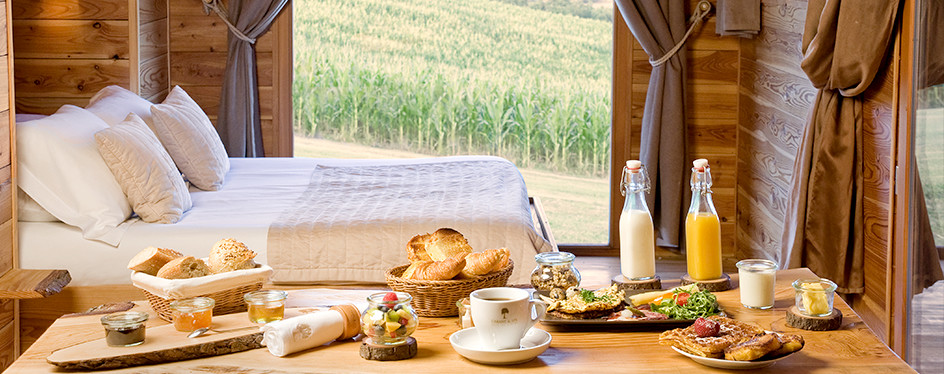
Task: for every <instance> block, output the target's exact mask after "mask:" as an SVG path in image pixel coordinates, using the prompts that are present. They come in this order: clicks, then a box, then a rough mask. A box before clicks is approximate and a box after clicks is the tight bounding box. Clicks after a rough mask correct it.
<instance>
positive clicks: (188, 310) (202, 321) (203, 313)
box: [170, 297, 216, 332]
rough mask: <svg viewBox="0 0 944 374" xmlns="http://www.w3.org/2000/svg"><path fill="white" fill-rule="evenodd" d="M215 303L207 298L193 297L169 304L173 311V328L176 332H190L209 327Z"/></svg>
mask: <svg viewBox="0 0 944 374" xmlns="http://www.w3.org/2000/svg"><path fill="white" fill-rule="evenodd" d="M215 304H216V301H214V300H213V299H211V298H209V297H194V298H192V299H182V300H177V301H174V302H171V303H170V308H171V310H173V311H174V328H175V329H177V331H182V332H191V331H193V330H196V329H199V328H204V327H207V328H209V327H210V324H212V323H213V306H214V305H215Z"/></svg>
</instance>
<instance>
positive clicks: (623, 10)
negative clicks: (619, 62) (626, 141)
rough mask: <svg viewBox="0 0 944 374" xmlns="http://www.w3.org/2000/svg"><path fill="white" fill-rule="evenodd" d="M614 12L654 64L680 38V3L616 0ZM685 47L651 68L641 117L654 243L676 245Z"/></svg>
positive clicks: (678, 0)
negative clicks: (650, 182)
mask: <svg viewBox="0 0 944 374" xmlns="http://www.w3.org/2000/svg"><path fill="white" fill-rule="evenodd" d="M616 6H617V7H618V8H619V11H620V14H621V15H622V16H623V19H624V20H626V25H627V26H629V29H630V31H632V33H633V36H635V37H636V40H637V41H639V44H640V45H642V49H643V50H645V51H646V54H648V55H649V59H650V60H653V61H654V60H657V59H659V58H661V57H662V56H664V55H665V53H666V52H667V51H669V50H671V49H672V48H673V47H675V44H676V43H678V42H679V41H680V40H682V37H683V36H684V35H685V31H686V29H687V27H686V25H685V11H686V8H685V1H683V0H666V1H652V0H616ZM684 78H685V48H684V47H683V48H682V49H680V50H679V51H678V53H677V54H676V55H675V56H674V57H672V58H670V59H669V60H668V61H666V63H664V64H662V65H659V66H653V67H652V76H651V77H650V78H649V89H648V90H647V91H646V106H645V108H644V109H643V114H642V136H641V139H640V148H639V149H640V152H639V153H640V154H639V158H640V161H642V163H643V164H645V165H646V168H647V169H649V172H650V173H651V175H650V176H649V177H650V179H651V181H652V186H653V191H654V192H653V193H652V194H650V195H649V196H648V197H647V200H648V201H647V203H648V204H649V207H650V209H651V211H652V212H653V217H652V219H653V223H654V224H655V229H656V230H657V235H658V236H657V237H656V243H657V244H658V245H660V246H672V247H677V246H678V244H679V226H680V223H681V211H682V209H683V207H682V200H683V197H684V196H685V195H684V194H685V191H686V190H685V188H686V187H687V183H686V182H687V181H686V180H685V175H686V170H688V168H687V167H686V161H685V157H686V148H685V143H686V136H685V81H684Z"/></svg>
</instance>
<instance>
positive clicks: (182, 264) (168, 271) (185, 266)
mask: <svg viewBox="0 0 944 374" xmlns="http://www.w3.org/2000/svg"><path fill="white" fill-rule="evenodd" d="M206 275H210V269H208V268H207V266H206V264H205V263H204V262H203V260H201V259H199V258H193V256H181V257H178V258H175V259H173V260H171V261H170V262H168V263H167V264H164V266H162V267H161V270H159V271H158V272H157V277H158V278H165V279H187V278H196V277H202V276H206Z"/></svg>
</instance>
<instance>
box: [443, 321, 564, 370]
mask: <svg viewBox="0 0 944 374" xmlns="http://www.w3.org/2000/svg"><path fill="white" fill-rule="evenodd" d="M449 343H451V344H452V348H453V349H455V350H456V352H458V353H459V355H461V356H462V357H465V358H467V359H469V360H471V361H474V362H478V363H480V364H487V365H512V364H520V363H523V362H528V361H531V360H533V359H534V358H535V357H538V355H540V354H541V353H544V351H546V350H547V347H549V346H550V345H551V334H549V333H548V332H547V331H544V330H541V329H537V328H531V330H528V333H527V334H525V335H524V338H522V339H521V348H518V349H503V350H499V351H495V350H488V349H484V348H481V344H480V342H479V334H478V332H477V331H475V327H469V328H467V329H462V330H459V331H456V332H455V333H453V334H452V335H451V336H449Z"/></svg>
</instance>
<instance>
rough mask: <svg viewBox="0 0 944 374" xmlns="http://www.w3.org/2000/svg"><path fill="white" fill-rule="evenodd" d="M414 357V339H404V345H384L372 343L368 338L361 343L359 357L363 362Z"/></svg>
mask: <svg viewBox="0 0 944 374" xmlns="http://www.w3.org/2000/svg"><path fill="white" fill-rule="evenodd" d="M413 356H416V339H413V337H412V336H411V337H408V338H406V343H403V344H398V345H386V344H377V343H374V341H373V340H371V339H370V338H364V342H363V343H361V357H363V358H364V359H365V360H375V361H396V360H405V359H408V358H412V357H413Z"/></svg>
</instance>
